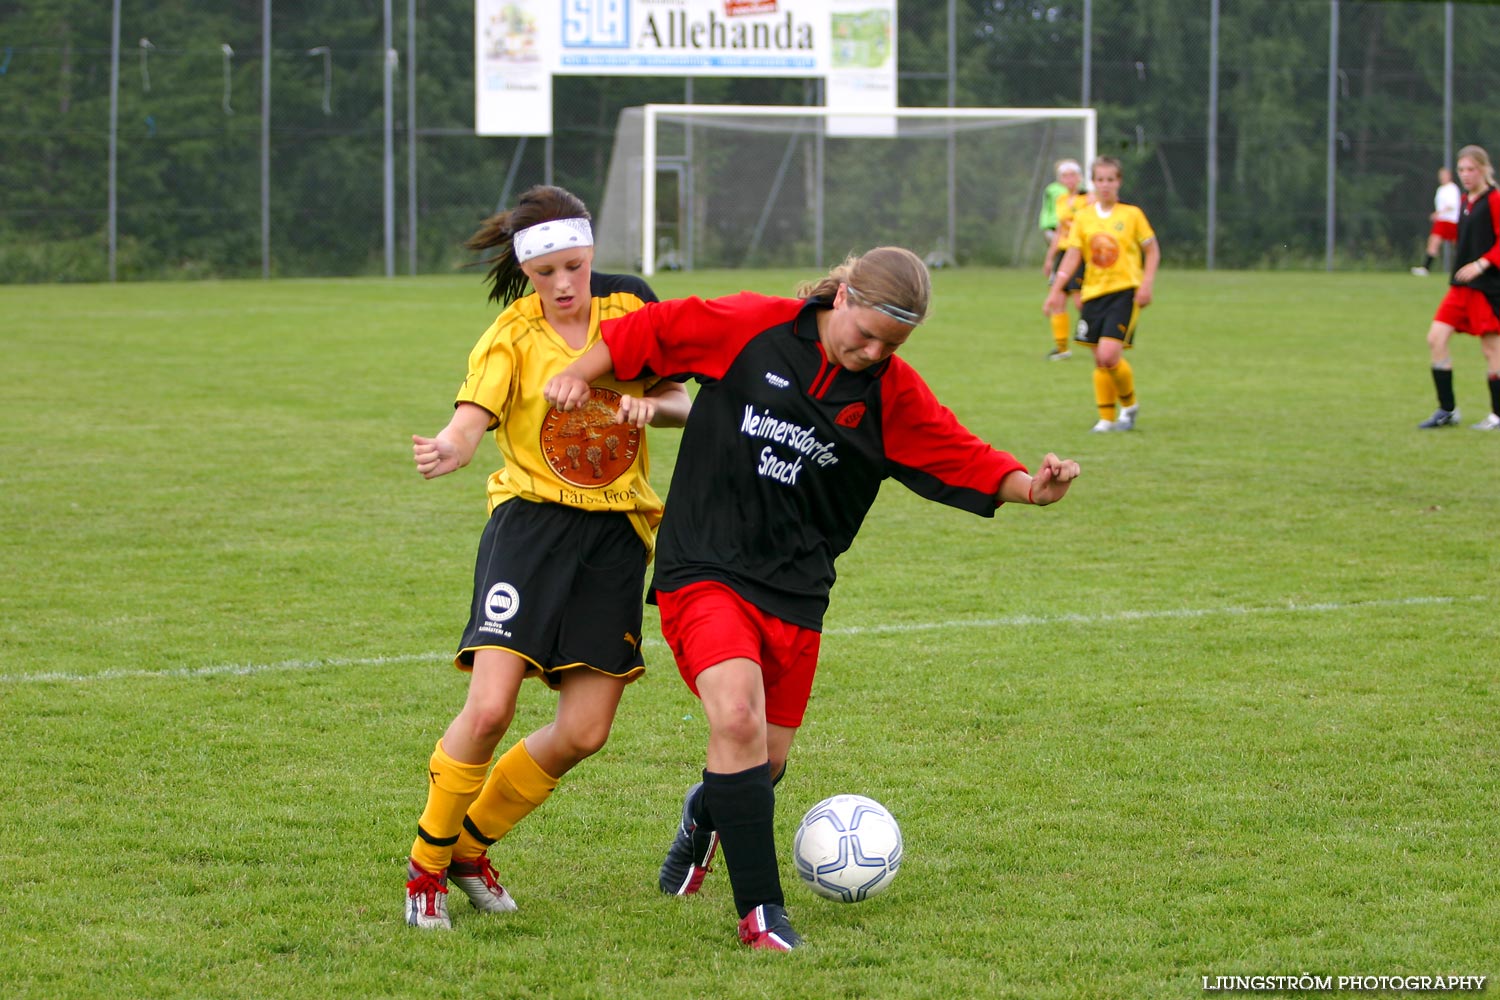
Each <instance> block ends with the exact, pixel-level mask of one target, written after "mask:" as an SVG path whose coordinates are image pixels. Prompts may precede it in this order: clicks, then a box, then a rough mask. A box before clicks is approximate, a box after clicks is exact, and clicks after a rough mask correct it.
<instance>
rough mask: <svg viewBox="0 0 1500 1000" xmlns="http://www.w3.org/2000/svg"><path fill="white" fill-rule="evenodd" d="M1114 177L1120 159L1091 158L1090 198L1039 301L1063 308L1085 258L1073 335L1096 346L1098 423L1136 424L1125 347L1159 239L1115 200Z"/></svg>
mask: <svg viewBox="0 0 1500 1000" xmlns="http://www.w3.org/2000/svg"><path fill="white" fill-rule="evenodd" d="M1120 179H1121V170H1120V161H1119V160H1117V159H1115V158H1114V157H1112V156H1101V157H1099V158H1098V159H1097V160H1095V161H1094V167H1093V171H1092V174H1091V180H1092V182H1093V189H1094V192H1093V193H1094V203H1093V204H1092V205H1087V206H1085V207H1084V208H1083V209H1082V210H1080V211H1079V212H1077V213H1076V214H1075V215H1074V217H1073V225H1072V227H1071V229H1070V230H1069V233H1068V241H1067V244H1066V246H1067V252H1066V253H1065V254H1064V255H1063V262H1062V264H1061V265H1060V266H1059V267H1058V269H1057V275H1056V277H1054V278H1053V279H1052V290H1051V291H1050V292H1048V294H1047V300H1046V302H1045V303H1043V305H1042V312H1043V313H1044V314H1045V315H1048V316H1051V315H1053V314H1055V313H1056V312H1057V310H1059V309H1061V308H1063V300H1064V296H1065V295H1066V294H1067V292H1066V289H1067V285H1068V281H1069V279H1071V278H1072V276H1073V272H1074V270H1076V269H1077V268H1078V266H1079V265H1080V263H1082V264H1084V265H1086V267H1087V270H1086V271H1085V274H1084V280H1083V292H1082V296H1081V297H1082V299H1083V305H1082V307H1081V310H1080V313H1081V319H1080V322H1079V325H1078V334H1077V336H1076V337H1075V338H1074V339H1076V340H1078V341H1080V342H1082V343H1085V344H1088V345H1089V347H1090V349H1092V350H1093V352H1094V402H1095V403H1096V404H1097V405H1098V408H1099V421H1098V423H1096V424H1094V427H1093V429H1094V430H1096V431H1128V430H1131V429H1133V428H1134V427H1135V417H1136V410H1137V409H1138V408H1139V406H1140V404H1139V403H1137V402H1136V392H1135V373H1134V371H1132V369H1131V367H1130V362H1129V361H1126V360H1125V356H1124V349H1125V348H1126V347H1129V346H1131V344H1132V343H1133V341H1134V338H1135V324H1136V318H1137V316H1138V315H1139V314H1140V310H1141V309H1144V308H1145V307H1146V306H1148V305H1150V304H1151V300H1152V286H1153V285H1154V284H1155V283H1156V270H1157V268H1158V267H1159V266H1160V265H1161V247H1159V246H1158V245H1157V242H1156V233H1155V232H1154V231H1152V229H1151V223H1150V222H1148V221H1147V220H1146V213H1145V212H1142V211H1141V210H1140V209H1139V208H1137V207H1136V206H1134V205H1127V204H1126V203H1124V202H1122V201H1120ZM1117 408H1118V416H1117Z"/></svg>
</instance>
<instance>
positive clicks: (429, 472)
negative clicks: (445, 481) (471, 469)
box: [411, 403, 490, 479]
mask: <svg viewBox="0 0 1500 1000" xmlns="http://www.w3.org/2000/svg"><path fill="white" fill-rule="evenodd" d="M489 425H490V411H489V410H486V409H485V408H484V407H482V406H478V405H476V404H474V403H459V404H458V406H457V407H455V408H454V410H453V419H452V420H450V421H448V426H447V427H444V428H443V429H442V430H440V431H438V433H437V437H430V438H426V437H422V436H421V435H420V434H413V435H412V436H411V457H412V460H413V461H414V462H416V464H417V471H418V472H420V473H421V474H422V478H423V479H436V478H437V477H438V476H445V475H447V474H448V473H450V472H453V471H455V470H457V469H462V468H463V467H464V466H466V465H468V464H469V461H470V460H471V459H472V458H473V457H474V451H475V449H477V448H478V447H479V442H480V441H482V440H484V432H485V430H486V429H487V428H488V427H489Z"/></svg>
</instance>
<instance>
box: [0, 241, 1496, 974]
mask: <svg viewBox="0 0 1500 1000" xmlns="http://www.w3.org/2000/svg"><path fill="white" fill-rule="evenodd" d="M807 276H809V275H801V274H792V273H753V274H752V273H733V274H728V273H709V274H695V275H668V276H664V277H661V278H659V279H658V280H657V281H656V284H657V286H658V289H659V291H661V292H662V293H663V294H664V295H668V296H670V295H674V294H688V293H702V294H715V293H719V292H724V291H729V290H733V289H736V288H739V287H742V286H746V287H754V288H757V289H760V290H764V291H772V292H780V293H786V292H789V291H790V290H791V287H792V284H793V282H794V281H795V280H796V279H797V278H799V277H807ZM936 285H937V305H936V310H935V313H934V316H933V318H932V321H931V322H930V324H929V325H928V326H926V327H924V328H923V329H922V330H921V331H920V332H919V333H918V334H917V336H915V337H914V338H913V340H912V341H911V343H910V344H909V345H908V346H907V348H905V349H904V352H903V353H904V356H906V357H907V358H908V359H909V360H911V361H912V362H913V363H914V364H915V365H916V366H917V368H918V369H919V370H921V371H922V372H923V373H924V374H925V375H926V377H927V379H928V381H929V382H930V383H931V384H932V385H933V386H934V388H935V389H936V390H937V392H938V395H939V396H940V397H941V398H942V399H944V401H945V402H947V403H948V404H949V405H950V406H952V407H953V409H954V410H955V411H957V413H958V414H959V416H960V417H961V418H962V419H963V420H964V421H965V422H966V423H967V424H968V425H969V426H970V427H972V428H973V429H975V430H976V431H977V432H979V433H980V434H982V435H984V436H985V437H987V438H989V439H991V440H993V441H995V442H996V443H998V444H999V445H1001V446H1002V447H1005V448H1007V449H1008V450H1011V451H1013V452H1015V453H1016V454H1017V455H1018V456H1019V457H1021V459H1022V460H1023V461H1028V462H1033V463H1034V462H1035V461H1036V460H1037V459H1039V458H1040V457H1041V456H1042V454H1044V453H1045V452H1046V451H1049V450H1051V451H1056V452H1058V453H1059V454H1062V455H1064V456H1069V457H1073V458H1077V459H1078V460H1079V461H1080V462H1081V463H1082V467H1083V478H1081V479H1080V480H1079V481H1078V483H1077V485H1076V486H1075V488H1074V490H1073V492H1072V494H1071V495H1070V496H1069V497H1068V498H1067V500H1066V501H1065V502H1063V503H1062V504H1060V505H1058V506H1056V507H1053V508H1050V509H1047V510H1038V509H1032V508H1024V507H1021V508H1009V507H1007V508H1005V509H1002V510H1001V511H1000V512H999V514H998V516H997V517H996V518H995V519H994V520H993V521H988V520H982V519H979V518H974V517H972V516H969V515H965V514H961V513H958V512H956V511H952V510H949V509H946V508H941V507H938V506H935V505H932V504H925V503H923V502H920V501H918V500H916V499H915V498H914V497H912V496H911V495H910V494H907V493H905V491H904V490H902V489H901V488H900V487H899V486H894V485H892V486H890V488H889V489H887V490H886V492H885V493H884V494H883V495H882V497H881V499H880V500H879V502H878V503H877V505H876V507H875V510H874V512H873V513H872V516H871V519H870V521H869V522H868V524H867V527H866V528H865V530H864V532H863V533H862V535H861V536H860V539H859V541H858V543H857V544H856V545H855V547H854V549H853V550H852V551H850V552H849V553H848V554H847V555H846V556H845V557H844V558H843V560H842V561H841V563H840V572H841V577H842V579H841V582H840V584H839V585H838V587H837V588H836V589H835V591H834V601H833V607H832V610H831V614H830V617H829V620H828V634H827V636H826V638H825V641H824V647H823V648H824V655H823V663H822V669H821V671H820V674H819V680H818V686H817V688H816V690H815V692H814V697H813V702H812V706H811V709H810V713H809V718H808V722H807V725H806V726H805V728H804V729H803V731H802V734H801V736H800V737H799V740H798V743H797V746H796V747H795V748H794V752H793V760H792V764H791V770H790V773H789V774H788V777H787V780H786V781H785V782H783V783H782V785H781V786H780V789H779V792H778V800H779V806H780V808H779V812H778V816H777V823H778V829H779V841H780V845H781V849H782V860H783V873H784V876H785V877H786V878H787V880H788V882H787V892H788V901H789V904H790V909H791V912H792V916H793V919H794V922H795V926H796V927H797V929H798V930H799V931H800V932H801V933H802V934H804V935H805V936H806V938H807V939H808V941H809V946H808V947H806V948H804V949H802V950H800V951H798V952H797V953H794V954H791V955H766V954H758V953H750V952H747V951H745V950H744V949H741V948H740V947H739V946H738V945H736V944H735V943H734V940H733V926H734V915H733V907H732V902H731V900H730V897H729V891H728V883H727V879H725V877H724V875H723V873H722V872H716V873H715V874H714V875H711V876H710V882H709V884H708V886H707V887H706V889H705V891H704V893H703V894H702V895H701V896H700V897H698V898H693V899H686V900H684V899H673V898H666V897H662V896H660V895H659V894H658V893H657V891H656V888H655V873H656V867H657V864H658V863H659V861H660V858H661V854H662V851H663V850H664V849H665V847H666V844H667V842H668V840H669V839H670V835H671V833H672V829H673V825H674V823H675V822H676V814H677V810H678V808H679V804H680V795H681V792H682V790H683V788H684V787H685V786H686V785H687V784H688V783H689V782H690V781H691V780H692V778H693V776H694V774H695V773H696V771H697V769H698V768H700V767H701V766H702V754H703V746H704V739H705V727H704V723H703V719H702V715H701V712H700V711H699V709H698V705H697V703H696V702H695V701H694V700H693V699H692V697H691V695H690V694H689V693H688V692H687V690H686V689H685V687H684V686H683V685H682V683H681V682H680V681H679V680H678V678H677V676H676V671H675V670H674V669H673V667H672V665H671V662H670V655H669V654H668V653H667V651H666V649H665V648H664V646H663V645H662V643H661V642H660V640H659V638H656V639H654V641H653V642H651V643H650V644H648V647H647V655H648V663H649V665H650V667H651V669H650V670H649V671H648V673H647V675H646V677H645V678H644V679H643V680H642V681H641V682H640V683H638V684H636V685H634V686H633V687H632V688H631V689H630V691H629V692H627V694H626V697H625V700H624V703H623V705H622V709H621V713H620V717H619V720H618V722H617V723H616V726H615V731H614V736H613V738H612V740H611V742H610V743H609V745H608V746H607V747H606V748H605V750H604V751H603V752H602V753H601V754H599V755H598V756H597V757H596V758H594V759H593V760H591V761H589V762H588V763H586V764H585V765H583V766H582V767H580V768H579V769H578V770H576V771H575V772H574V773H573V774H572V775H571V776H570V777H569V779H568V780H567V781H565V783H564V784H563V785H562V787H561V788H560V789H559V790H558V792H557V794H556V795H554V796H553V798H552V800H551V801H550V802H549V803H548V804H547V805H546V806H545V807H544V808H543V809H541V810H540V811H538V812H537V813H535V814H534V815H533V816H532V817H531V818H530V819H528V820H527V822H525V823H524V824H522V825H521V826H520V827H518V828H517V829H516V831H515V832H514V834H513V835H512V836H511V837H509V838H507V839H506V840H505V841H503V842H502V844H501V845H499V846H498V847H497V849H496V851H495V852H494V857H495V862H496V864H497V866H498V868H499V870H500V872H501V877H502V879H503V880H504V881H505V882H506V884H507V886H508V887H509V888H511V889H512V891H513V892H514V893H515V895H516V897H517V898H518V899H519V901H520V903H521V906H522V911H521V912H520V913H518V914H515V915H513V916H506V917H498V918H496V917H481V916H479V915H477V914H475V913H473V912H472V911H471V910H470V909H469V907H468V904H467V902H465V901H463V900H462V899H461V898H456V899H455V900H454V903H453V911H454V914H455V930H454V931H453V932H452V933H451V934H446V935H445V934H420V933H416V932H413V931H411V930H409V929H408V928H407V927H405V926H404V924H403V923H402V920H401V882H402V879H403V877H404V876H403V874H402V872H403V869H402V861H403V858H404V854H405V852H406V850H407V848H408V846H409V844H410V841H411V837H412V834H413V831H414V825H415V821H416V816H417V814H418V812H419V811H420V809H421V805H422V801H423V796H424V780H425V766H426V762H427V755H428V753H429V751H430V748H431V746H432V744H433V741H434V740H435V739H436V737H437V735H438V734H439V733H440V732H441V730H442V728H443V726H445V725H446V723H447V721H448V719H449V718H450V717H451V715H452V714H453V712H454V711H456V709H457V707H458V705H459V703H460V701H461V699H462V696H463V690H464V679H463V677H462V675H460V674H458V673H457V672H456V671H454V670H453V669H452V668H451V667H450V666H448V660H449V657H450V655H451V649H452V645H453V643H454V641H455V640H456V638H457V634H458V631H459V629H460V627H461V626H462V624H463V619H464V614H465V609H466V602H467V600H468V588H469V586H470V571H471V560H472V557H473V549H474V545H475V544H476V542H477V539H478V534H479V530H480V527H481V525H482V522H483V518H484V499H483V477H484V475H486V474H487V473H488V471H489V470H490V468H491V467H492V465H493V462H494V452H493V450H492V449H491V448H490V446H488V445H486V446H485V450H484V451H483V452H481V456H483V457H482V458H481V459H480V460H479V461H476V463H475V465H474V466H471V467H470V468H469V469H467V470H464V471H463V472H461V473H459V474H457V475H454V476H450V477H447V478H445V479H440V480H438V481H435V482H430V483H429V482H424V481H423V480H422V479H421V478H420V477H418V476H417V475H416V473H415V472H414V471H413V469H412V467H411V458H410V435H411V433H412V432H421V433H424V434H425V433H431V432H433V431H435V430H436V429H438V428H439V427H440V426H441V425H442V423H443V422H444V421H445V420H446V419H447V414H448V413H449V411H450V408H451V406H450V404H451V400H452V396H453V393H454V391H455V390H456V388H457V386H458V383H459V381H460V380H461V379H462V377H463V370H464V367H463V366H464V361H465V358H466V356H467V352H468V350H469V348H470V347H471V346H472V344H473V342H474V341H475V340H476V339H477V337H478V336H479V334H480V333H481V332H482V330H483V328H484V327H485V325H486V324H487V323H488V322H489V319H490V318H491V317H492V315H493V311H492V307H491V306H489V305H488V304H487V303H486V302H485V301H484V293H483V290H482V288H481V285H480V282H479V278H478V276H477V275H470V276H465V277H462V278H444V279H422V280H396V281H389V282H383V281H295V282H274V283H260V282H245V283H202V284H169V285H163V284H151V285H121V286H114V287H109V286H84V287H4V288H0V307H3V313H4V316H5V317H6V322H5V325H4V327H3V329H0V358H3V368H0V371H3V375H0V385H3V387H4V391H3V396H0V484H3V490H0V705H3V713H0V759H3V761H4V775H5V778H6V785H7V793H6V795H5V804H4V805H3V807H0V984H4V985H5V989H6V994H7V996H9V997H25V998H32V997H36V998H41V997H48V998H50V997H67V998H73V997H80V998H81V997H97V996H107V997H111V998H115V1000H125V998H152V1000H157V998H160V1000H166V998H188V997H194V998H197V997H205V998H206V997H213V998H252V997H254V998H280V997H290V996H294V995H295V996H326V997H360V998H378V997H391V998H414V1000H428V998H447V997H455V998H456V997H496V998H501V997H504V998H512V997H527V998H541V997H547V998H552V997H558V998H580V1000H583V998H604V997H608V998H660V997H666V996H671V997H704V998H707V997H767V998H772V997H774V998H788V997H808V998H817V1000H833V998H856V997H858V998H864V997H870V998H882V1000H884V998H898V1000H899V998H919V997H920V998H951V997H985V998H998V997H1005V998H1026V1000H1044V998H1074V997H1088V998H1129V1000H1135V998H1162V997H1185V996H1199V995H1202V994H1203V992H1204V989H1203V977H1204V976H1208V977H1210V979H1211V980H1212V979H1213V977H1217V976H1221V975H1225V976H1229V975H1295V974H1300V973H1309V974H1315V975H1332V976H1338V975H1356V974H1357V975H1397V974H1413V975H1439V974H1442V975H1449V974H1469V975H1489V976H1494V975H1500V933H1497V932H1500V866H1497V864H1496V859H1497V857H1500V821H1497V814H1500V753H1497V745H1500V743H1497V735H1496V720H1497V718H1500V711H1497V710H1500V668H1497V661H1500V655H1497V640H1500V623H1497V614H1496V604H1495V600H1496V594H1497V590H1500V586H1497V585H1500V560H1497V556H1496V552H1497V544H1496V538H1497V534H1500V532H1497V522H1496V501H1497V498H1500V434H1481V433H1477V432H1473V431H1471V430H1469V429H1468V428H1467V427H1465V428H1463V429H1459V430H1451V431H1439V432H1418V431H1417V430H1415V425H1416V423H1417V422H1418V421H1419V420H1420V419H1422V418H1423V417H1425V416H1426V415H1427V414H1428V413H1430V412H1431V410H1432V406H1433V401H1432V390H1431V384H1430V380H1429V378H1428V375H1427V362H1426V349H1425V346H1424V344H1423V339H1422V337H1423V333H1424V331H1425V329H1426V326H1427V322H1428V319H1429V317H1430V316H1431V313H1432V309H1433V308H1434V306H1435V304H1436V301H1437V298H1438V296H1439V294H1440V284H1439V282H1438V279H1429V280H1427V281H1418V280H1416V279H1412V278H1409V277H1407V276H1405V275H1400V276H1390V275H1333V276H1329V275H1323V274H1284V273H1283V274H1239V273H1221V274H1204V273H1178V272H1172V271H1167V272H1165V273H1164V274H1163V277H1162V280H1161V281H1160V282H1159V283H1158V286H1157V298H1158V302H1157V304H1156V305H1154V306H1152V307H1151V309H1150V310H1148V311H1147V312H1146V314H1145V317H1144V319H1143V322H1142V327H1141V334H1140V338H1139V344H1140V346H1139V348H1138V349H1137V350H1135V351H1134V352H1133V354H1132V359H1133V363H1134V365H1135V368H1136V372H1137V378H1138V384H1139V387H1140V394H1141V402H1142V406H1141V412H1140V418H1139V424H1138V428H1139V429H1138V430H1137V431H1136V432H1134V433H1132V434H1128V435H1125V434H1120V435H1092V434H1089V433H1088V432H1087V431H1088V428H1089V427H1090V426H1091V425H1092V423H1093V422H1094V419H1095V415H1094V411H1093V408H1092V396H1091V390H1090V381H1089V371H1088V367H1087V364H1086V363H1085V362H1084V361H1082V360H1081V359H1079V358H1078V357H1076V356H1075V358H1074V360H1072V361H1070V362H1066V363H1061V364H1048V363H1046V362H1044V361H1043V354H1044V353H1045V352H1046V350H1047V348H1048V346H1049V338H1048V336H1047V333H1046V327H1045V324H1044V322H1043V321H1042V319H1041V318H1040V315H1039V307H1040V303H1041V299H1042V293H1043V288H1042V285H1041V282H1040V280H1039V278H1038V276H1036V275H1034V274H1031V273H1029V272H1027V273H1024V274H1023V273H1016V272H999V271H967V270H965V271H952V272H949V271H944V272H939V273H938V274H937V276H936ZM1455 357H1456V370H1457V387H1458V392H1459V401H1460V405H1461V406H1462V407H1463V409H1464V412H1465V417H1466V420H1465V422H1466V423H1469V422H1472V421H1473V420H1477V419H1479V418H1480V417H1481V416H1483V413H1484V410H1485V406H1486V400H1485V399H1484V397H1483V395H1482V394H1483V391H1484V382H1483V378H1484V375H1483V364H1482V360H1481V358H1480V355H1479V351H1478V347H1477V345H1476V344H1474V343H1473V342H1472V341H1470V340H1469V339H1468V338H1460V342H1458V343H1457V344H1456V349H1455ZM675 443H676V442H675V435H674V433H673V432H659V431H654V432H653V433H652V447H653V449H654V454H655V459H656V462H655V471H656V477H655V478H656V481H657V482H658V484H659V485H660V486H662V487H665V485H666V483H667V481H668V473H669V470H670V467H671V463H672V459H673V457H674V453H675ZM669 502H670V501H669ZM647 617H648V626H647V634H648V636H653V637H654V636H655V634H656V633H655V619H654V609H648V612H647ZM553 704H554V702H553V698H552V696H551V695H550V694H549V693H548V692H547V691H546V690H545V689H544V688H543V687H542V686H541V685H540V684H535V685H528V688H527V690H526V691H525V692H524V694H523V702H522V707H521V711H520V713H519V715H518V717H517V720H516V723H515V729H514V733H516V734H521V733H524V732H528V731H530V729H532V728H534V727H535V726H537V725H539V724H541V723H542V722H543V721H545V720H546V719H547V718H549V717H550V714H551V711H552V708H553ZM508 743H509V740H507V745H508ZM839 791H855V792H861V793H864V794H868V795H871V796H874V797H875V798H878V799H880V800H881V801H883V802H884V803H885V804H886V805H888V806H889V807H890V808H891V810H892V811H893V812H894V813H895V814H896V816H897V817H898V818H899V819H900V821H901V823H902V826H903V830H904V832H905V836H906V847H907V857H906V862H905V865H904V867H903V868H902V871H901V874H900V876H899V877H898V878H897V880H896V882H895V884H894V885H893V886H892V887H891V889H890V890H889V891H888V892H886V893H885V894H884V895H883V896H881V897H879V898H878V899H875V900H872V901H870V902H867V903H862V904H858V905H855V906H845V905H840V904H835V903H830V902H826V901H823V900H821V899H817V898H815V897H813V896H812V895H811V894H810V893H808V892H806V891H805V890H803V889H802V888H801V887H800V886H798V885H795V884H794V882H795V876H794V875H792V873H791V868H790V863H789V860H788V851H789V849H790V841H791V832H792V830H793V829H794V827H795V825H796V822H797V820H798V818H799V817H800V816H801V814H802V812H803V811H804V810H805V809H806V808H807V807H808V806H810V805H811V804H812V803H814V802H816V801H817V800H818V799H820V798H822V797H824V796H825V795H829V794H832V793H834V792H839ZM456 895H457V894H455V896H456Z"/></svg>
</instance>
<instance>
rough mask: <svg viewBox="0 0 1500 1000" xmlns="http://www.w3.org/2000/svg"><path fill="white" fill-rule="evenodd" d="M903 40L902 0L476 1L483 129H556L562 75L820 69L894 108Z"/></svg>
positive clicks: (835, 86) (858, 125)
mask: <svg viewBox="0 0 1500 1000" xmlns="http://www.w3.org/2000/svg"><path fill="white" fill-rule="evenodd" d="M895 49H896V0H476V3H475V57H476V65H475V131H477V132H478V133H479V134H480V135H549V134H551V131H552V77H553V76H558V75H569V76H632V75H634V76H778V77H813V78H822V79H824V80H825V81H827V87H826V91H825V92H826V94H827V103H828V104H829V106H838V107H850V108H888V107H894V106H895V104H896V51H895ZM844 125H845V126H847V127H849V128H853V129H855V130H857V131H861V132H864V133H868V132H870V131H877V132H878V131H879V130H880V128H881V127H882V120H881V119H878V118H850V119H846V120H844Z"/></svg>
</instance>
